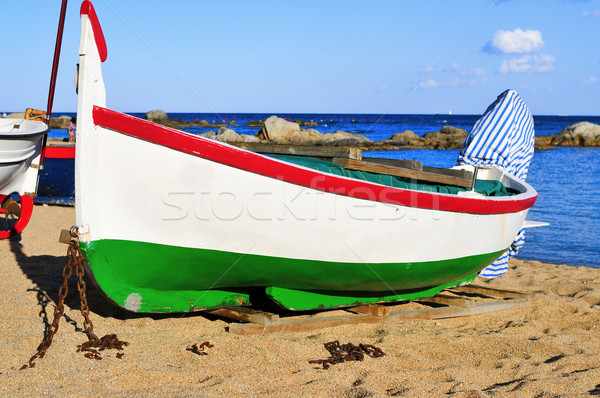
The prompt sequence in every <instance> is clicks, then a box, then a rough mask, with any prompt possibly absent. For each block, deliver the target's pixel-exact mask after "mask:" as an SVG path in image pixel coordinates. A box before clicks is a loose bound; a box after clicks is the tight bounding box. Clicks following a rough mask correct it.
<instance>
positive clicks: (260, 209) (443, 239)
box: [75, 0, 537, 312]
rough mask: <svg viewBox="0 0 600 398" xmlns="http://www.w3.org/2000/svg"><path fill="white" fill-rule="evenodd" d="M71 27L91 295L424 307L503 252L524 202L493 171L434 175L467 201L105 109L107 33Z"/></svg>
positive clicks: (157, 302) (80, 227)
mask: <svg viewBox="0 0 600 398" xmlns="http://www.w3.org/2000/svg"><path fill="white" fill-rule="evenodd" d="M80 14H81V38H80V40H81V41H80V46H79V54H80V61H79V75H78V79H77V89H78V107H77V119H78V136H77V143H76V159H75V190H76V195H75V205H76V222H77V225H76V227H77V231H78V232H77V235H78V237H79V245H80V248H81V250H82V253H83V254H84V256H85V259H86V262H87V266H88V269H89V271H91V275H92V278H93V280H94V281H95V283H96V284H97V285H98V286H99V288H100V289H101V291H102V292H104V294H105V295H106V296H107V297H108V298H109V299H110V300H112V301H113V302H114V303H116V304H117V305H119V306H121V307H124V308H126V309H128V310H130V311H136V312H187V311H196V310H210V309H216V308H221V307H233V306H245V305H250V304H252V300H253V297H254V296H253V295H255V294H258V293H257V292H259V293H262V294H263V295H264V294H266V296H267V297H268V298H270V299H272V300H274V301H275V302H276V303H278V304H279V305H281V306H283V307H285V308H287V309H292V310H310V309H320V308H337V307H345V306H351V305H357V304H366V303H379V302H392V301H400V300H409V299H417V298H422V297H428V296H432V295H435V294H437V293H438V292H439V291H441V290H442V289H444V288H446V287H450V286H457V285H461V284H465V283H470V282H471V281H473V280H474V279H475V277H476V276H477V274H478V272H479V271H480V270H482V269H483V268H485V267H486V266H488V265H489V264H490V263H492V262H493V261H494V260H495V259H497V258H498V257H499V256H500V255H501V254H502V253H504V252H505V251H506V250H507V248H508V247H509V246H510V245H511V243H512V242H513V240H514V238H515V236H516V234H517V233H518V231H519V230H520V229H521V227H522V226H523V223H524V221H525V218H526V215H527V212H528V209H529V208H531V207H532V206H533V204H534V202H535V200H536V198H537V193H536V191H535V190H534V189H533V188H532V187H531V186H530V185H528V184H527V183H525V182H524V181H522V180H520V179H518V178H516V177H514V176H512V175H511V174H509V173H507V172H505V171H502V170H500V169H498V168H494V167H489V168H480V169H479V170H478V171H477V173H472V172H473V171H475V170H476V169H475V168H474V167H472V166H469V165H465V166H461V167H458V168H457V169H455V170H450V171H449V172H447V173H446V174H453V173H454V174H456V173H459V172H460V173H463V172H468V173H472V174H470V175H473V180H474V181H473V182H474V184H473V187H472V188H469V187H457V186H453V185H452V184H445V185H444V184H441V185H439V184H432V183H431V181H419V178H420V177H419V178H409V179H402V178H396V179H393V178H392V177H390V176H389V175H385V174H378V173H370V174H369V173H367V172H363V171H361V172H360V173H355V174H352V173H350V172H349V171H348V169H347V168H343V167H340V166H339V165H338V164H337V163H331V162H326V161H323V160H317V159H305V158H300V157H292V156H287V157H286V156H271V155H266V154H260V153H256V152H253V151H249V150H245V149H242V148H239V147H236V146H232V145H229V144H226V143H222V142H218V141H213V140H210V139H206V138H204V137H199V136H194V135H192V134H188V133H185V132H182V131H179V130H175V129H172V128H168V127H165V126H162V125H158V124H154V123H151V122H149V121H146V120H141V119H138V118H135V117H132V116H128V115H126V114H123V113H120V112H117V111H114V110H111V109H109V108H107V105H106V91H105V85H104V80H103V77H102V63H103V62H104V61H106V59H107V46H106V42H105V39H104V34H103V32H102V29H101V26H100V23H99V21H98V18H97V15H96V12H95V11H94V8H93V6H92V4H91V3H90V2H89V1H87V0H86V1H84V2H83V4H82V6H81V12H80ZM356 162H359V163H360V162H362V160H357V159H348V160H347V162H345V163H347V165H348V166H352V164H354V163H356ZM342 163H344V162H342ZM379 166H382V167H383V165H379ZM384 169H385V167H384ZM408 172H412V171H411V170H408ZM420 173H421V174H412V175H420V176H423V175H424V174H423V173H425V174H436V173H434V172H428V171H427V170H425V171H420ZM358 174H363V175H367V174H369V175H370V177H369V178H367V179H361V178H358V177H359V176H358ZM440 174H443V173H440ZM475 174H476V175H475ZM422 179H426V178H424V177H423V178H422ZM415 180H416V181H415ZM486 187H487V188H486ZM488 188H489V189H488Z"/></svg>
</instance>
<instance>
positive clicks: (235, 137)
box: [199, 127, 260, 142]
mask: <svg viewBox="0 0 600 398" xmlns="http://www.w3.org/2000/svg"><path fill="white" fill-rule="evenodd" d="M199 135H200V136H201V137H204V138H208V139H211V140H217V141H221V142H260V140H259V139H258V138H256V137H254V136H252V135H247V134H238V133H236V132H235V131H233V130H232V129H230V128H227V127H221V128H220V129H219V131H218V132H216V133H215V132H214V131H208V132H206V133H202V134H199Z"/></svg>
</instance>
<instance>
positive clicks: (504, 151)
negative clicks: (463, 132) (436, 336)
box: [457, 90, 535, 278]
mask: <svg viewBox="0 0 600 398" xmlns="http://www.w3.org/2000/svg"><path fill="white" fill-rule="evenodd" d="M534 143H535V131H534V128H533V117H532V116H531V112H530V111H529V107H528V106H527V105H526V104H525V102H523V100H522V99H521V97H520V96H519V94H517V92H516V91H514V90H506V91H505V92H503V93H502V94H500V95H499V96H498V98H497V99H496V101H494V102H493V103H492V104H491V105H490V106H489V107H488V108H487V110H486V111H485V113H484V114H483V116H482V117H481V118H480V119H479V120H478V121H477V122H476V123H475V125H474V126H473V129H472V130H471V132H470V133H469V134H467V137H466V138H465V142H464V144H463V149H462V151H461V152H460V155H459V156H458V162H457V164H470V165H473V166H480V165H492V166H496V167H498V168H500V169H502V170H505V171H506V172H508V173H510V174H512V175H514V176H515V177H517V178H520V179H522V180H525V178H526V177H527V171H528V170H529V163H530V162H531V158H532V156H533V150H534ZM524 241H525V231H524V230H523V229H521V230H520V231H519V233H518V234H517V236H516V237H515V241H514V242H513V244H512V245H511V247H510V248H509V249H508V250H507V251H506V252H504V254H503V255H502V256H500V258H498V259H497V260H496V261H494V262H493V263H492V264H490V265H489V266H488V267H487V268H485V269H483V270H482V271H481V273H480V274H479V276H482V277H484V278H495V277H497V276H500V275H503V274H505V273H506V271H508V260H509V259H510V258H511V257H512V256H514V255H515V254H517V252H518V251H519V249H520V248H521V247H522V246H523V243H524Z"/></svg>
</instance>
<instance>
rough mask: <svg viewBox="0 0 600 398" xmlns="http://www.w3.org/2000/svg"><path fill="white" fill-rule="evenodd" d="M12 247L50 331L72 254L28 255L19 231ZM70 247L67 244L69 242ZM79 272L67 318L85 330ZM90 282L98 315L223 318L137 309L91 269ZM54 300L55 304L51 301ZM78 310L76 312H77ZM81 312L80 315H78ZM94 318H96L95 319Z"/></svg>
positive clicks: (93, 307)
mask: <svg viewBox="0 0 600 398" xmlns="http://www.w3.org/2000/svg"><path fill="white" fill-rule="evenodd" d="M9 245H10V251H11V252H12V253H13V254H14V256H15V260H16V262H17V264H18V265H19V267H20V268H21V270H22V271H23V273H24V274H25V275H26V276H27V278H29V280H31V281H32V282H33V284H34V285H35V287H33V288H29V289H28V291H29V292H35V294H36V299H37V301H38V305H39V307H40V312H39V315H40V317H41V318H42V322H43V324H44V333H47V331H48V328H49V327H50V323H51V322H52V318H53V313H54V307H55V305H56V303H58V301H59V297H58V295H59V291H60V287H61V285H62V283H63V275H62V273H63V269H64V267H65V264H67V261H68V258H67V256H66V255H64V256H52V255H39V256H28V255H27V254H26V253H25V252H24V246H23V244H22V243H21V236H20V235H17V236H14V237H12V238H10V239H9ZM65 248H66V246H65ZM77 279H78V278H77V276H76V274H75V270H73V272H72V275H71V278H70V279H69V283H68V288H69V290H68V293H67V296H66V297H65V301H64V303H65V306H66V307H68V309H66V311H65V314H64V315H63V318H64V319H65V320H66V321H67V323H69V324H71V325H72V326H73V327H74V328H75V331H77V332H82V333H84V331H83V329H82V328H81V322H80V321H76V320H75V319H73V318H72V317H71V316H74V317H81V315H80V314H79V311H80V310H81V302H80V297H79V292H78V290H77ZM83 281H84V282H85V285H86V298H87V301H88V306H89V309H90V312H92V313H93V315H92V317H94V316H98V317H101V318H107V317H111V318H116V319H119V320H126V319H135V318H151V319H156V320H158V319H164V318H181V317H190V316H201V317H204V318H206V319H208V320H216V319H220V318H219V317H217V316H214V315H211V314H208V313H202V312H195V313H166V314H155V313H143V314H142V313H135V312H131V311H127V310H125V309H123V308H120V307H118V306H117V305H115V304H114V303H112V302H111V301H110V300H108V299H107V298H106V297H105V296H104V294H103V293H102V292H101V291H100V290H99V289H98V288H97V287H96V285H95V283H94V282H93V281H92V280H91V279H90V277H89V276H88V274H87V272H86V274H85V275H84V277H83ZM51 303H52V304H51ZM74 312H75V313H74ZM78 314H79V315H78ZM93 320H94V319H92V321H93Z"/></svg>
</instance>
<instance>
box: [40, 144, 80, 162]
mask: <svg viewBox="0 0 600 398" xmlns="http://www.w3.org/2000/svg"><path fill="white" fill-rule="evenodd" d="M44 157H45V158H51V159H73V158H75V147H74V146H50V145H48V146H46V152H45V156H44Z"/></svg>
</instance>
